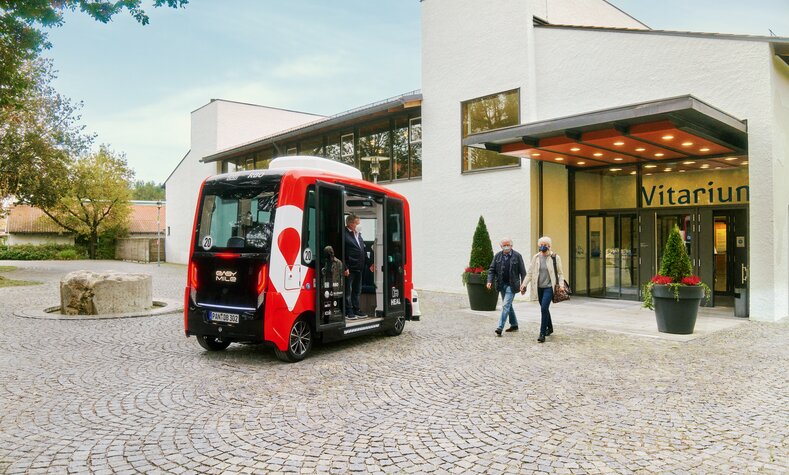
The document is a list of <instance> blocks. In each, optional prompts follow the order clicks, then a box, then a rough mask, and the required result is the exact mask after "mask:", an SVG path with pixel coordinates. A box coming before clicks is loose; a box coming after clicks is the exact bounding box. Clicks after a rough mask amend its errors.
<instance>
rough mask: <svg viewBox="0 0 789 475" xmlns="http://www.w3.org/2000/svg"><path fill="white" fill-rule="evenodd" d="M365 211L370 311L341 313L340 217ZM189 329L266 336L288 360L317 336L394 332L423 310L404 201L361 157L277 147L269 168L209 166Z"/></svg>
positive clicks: (222, 339)
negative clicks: (366, 170)
mask: <svg viewBox="0 0 789 475" xmlns="http://www.w3.org/2000/svg"><path fill="white" fill-rule="evenodd" d="M351 213H353V214H355V215H357V216H359V218H360V219H361V222H362V225H363V230H364V232H363V234H362V236H363V240H364V245H365V252H366V253H367V256H368V257H369V258H370V261H371V262H373V263H374V269H373V270H370V269H368V270H366V271H365V272H364V273H363V275H362V295H361V299H360V307H361V311H362V313H363V314H365V315H366V317H365V318H358V319H346V318H345V313H346V312H345V298H344V295H345V292H346V291H347V290H348V289H345V288H344V287H345V286H344V277H343V275H344V270H345V269H344V265H343V262H344V259H343V257H344V246H343V243H344V234H343V233H345V218H346V216H348V215H349V214H351ZM184 303H185V305H184V327H185V331H186V336H187V337H189V336H195V337H196V338H197V341H198V342H199V343H200V345H201V346H202V347H203V348H205V349H206V350H209V351H219V350H224V349H226V348H227V347H228V346H229V345H230V344H231V343H236V342H237V343H267V344H270V345H273V346H274V350H275V352H276V354H277V356H278V357H279V358H280V359H282V360H284V361H290V362H294V361H299V360H302V359H304V357H306V356H307V354H308V353H309V352H310V350H311V349H312V346H313V344H314V343H315V342H316V341H317V340H321V341H330V340H338V339H343V338H348V337H351V336H356V335H363V334H369V333H374V332H380V331H382V332H384V333H386V334H387V335H392V336H394V335H399V334H400V333H401V332H402V331H403V327H404V326H405V322H406V320H418V319H419V316H420V311H419V304H418V299H417V294H416V292H415V291H414V289H413V283H412V281H411V242H410V223H409V208H408V202H407V201H406V199H405V198H404V197H403V196H402V195H400V194H398V193H395V192H394V191H392V190H388V189H386V188H384V187H382V186H378V185H376V184H373V183H370V182H367V181H364V180H362V176H361V173H360V172H359V170H357V169H356V168H353V167H351V166H348V165H344V164H341V163H338V162H334V161H331V160H328V159H324V158H319V157H282V158H277V159H275V160H273V161H272V162H271V165H270V168H269V169H267V170H254V171H244V172H237V173H228V174H223V175H218V176H213V177H210V178H208V179H206V180H205V181H204V182H203V185H202V187H201V189H200V196H199V199H198V203H197V210H196V213H195V222H194V229H193V234H192V245H191V247H190V252H189V267H188V274H187V283H186V290H185V295H184Z"/></svg>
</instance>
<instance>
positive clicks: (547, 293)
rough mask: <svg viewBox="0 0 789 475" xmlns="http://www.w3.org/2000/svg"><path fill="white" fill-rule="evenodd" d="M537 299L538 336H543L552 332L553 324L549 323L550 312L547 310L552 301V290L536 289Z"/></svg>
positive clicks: (549, 288)
mask: <svg viewBox="0 0 789 475" xmlns="http://www.w3.org/2000/svg"><path fill="white" fill-rule="evenodd" d="M537 298H538V299H539V301H540V314H541V316H542V318H541V319H540V335H543V336H544V335H545V334H546V333H548V332H549V331H553V322H552V321H551V311H550V310H549V308H550V306H551V302H552V301H553V288H551V287H546V288H537Z"/></svg>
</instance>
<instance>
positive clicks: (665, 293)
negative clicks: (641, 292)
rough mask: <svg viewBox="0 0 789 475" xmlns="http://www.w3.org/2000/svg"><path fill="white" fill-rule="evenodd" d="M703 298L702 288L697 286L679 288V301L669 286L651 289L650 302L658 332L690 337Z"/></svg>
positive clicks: (657, 286) (656, 286)
mask: <svg viewBox="0 0 789 475" xmlns="http://www.w3.org/2000/svg"><path fill="white" fill-rule="evenodd" d="M703 298H704V288H703V287H699V286H681V287H679V299H677V298H676V297H675V296H674V289H672V288H671V286H669V285H655V286H653V287H652V302H653V303H654V305H655V318H656V319H657V326H658V331H659V332H663V333H674V334H678V335H690V334H691V333H693V328H694V327H695V326H696V316H697V315H698V313H699V304H701V299H703Z"/></svg>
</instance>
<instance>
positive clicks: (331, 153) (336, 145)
mask: <svg viewBox="0 0 789 475" xmlns="http://www.w3.org/2000/svg"><path fill="white" fill-rule="evenodd" d="M324 157H326V158H328V159H329V160H334V161H335V162H339V161H342V160H341V155H340V134H330V135H329V136H328V139H327V140H326V150H325V154H324Z"/></svg>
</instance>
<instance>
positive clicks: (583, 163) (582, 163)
mask: <svg viewBox="0 0 789 475" xmlns="http://www.w3.org/2000/svg"><path fill="white" fill-rule="evenodd" d="M578 165H586V162H578Z"/></svg>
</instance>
